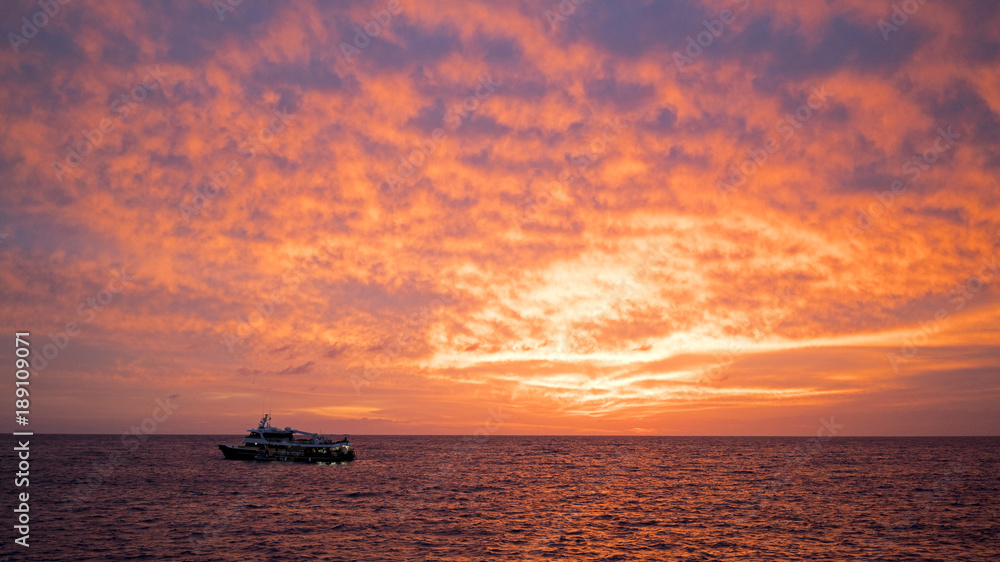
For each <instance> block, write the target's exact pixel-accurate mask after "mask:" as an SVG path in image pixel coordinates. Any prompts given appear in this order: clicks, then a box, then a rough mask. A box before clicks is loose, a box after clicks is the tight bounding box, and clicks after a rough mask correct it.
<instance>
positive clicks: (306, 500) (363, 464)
mask: <svg viewBox="0 0 1000 562" xmlns="http://www.w3.org/2000/svg"><path fill="white" fill-rule="evenodd" d="M479 439H480V440H481V442H480V441H476V440H475V439H473V438H471V437H398V436H397V437H386V436H354V437H353V438H352V440H353V442H354V445H355V447H356V449H357V451H358V453H359V459H358V460H356V461H355V462H353V463H349V464H345V465H335V466H317V465H300V464H280V463H257V462H244V461H226V460H223V458H222V453H221V452H220V451H219V450H218V449H217V448H216V444H217V443H220V442H227V443H235V442H238V441H239V436H225V437H221V436H152V437H149V438H148V440H146V441H145V442H143V443H141V444H140V445H139V446H138V447H136V448H135V450H134V451H129V447H126V446H123V445H122V444H121V442H120V439H119V437H118V436H94V435H84V436H76V435H36V436H34V437H32V438H31V443H30V448H31V468H30V472H31V474H30V487H29V488H28V490H30V500H31V501H30V510H31V511H30V516H31V521H30V540H29V542H30V545H31V546H30V547H29V548H23V547H20V546H16V545H14V543H13V540H14V532H13V524H14V519H15V517H14V513H13V508H14V505H15V502H14V497H13V492H14V491H15V489H14V486H13V475H14V472H16V469H15V467H14V461H13V458H12V455H11V453H10V451H11V448H12V446H13V443H12V441H11V438H10V436H6V437H5V438H4V444H3V446H4V447H5V450H6V451H8V453H6V454H4V455H3V471H4V472H5V474H6V475H8V477H5V478H4V481H5V482H6V484H5V485H4V486H2V488H3V493H4V494H5V496H4V497H5V502H4V506H5V507H4V509H5V511H6V514H5V516H4V518H5V521H6V524H5V528H6V531H5V533H4V539H3V541H4V542H3V545H2V550H0V553H2V557H3V558H4V559H10V560H46V561H48V560H241V561H242V560H486V559H498V560H507V559H514V560H555V559H559V560H569V559H588V560H855V559H864V560H997V559H998V558H1000V539H998V536H1000V438H834V439H829V440H826V441H819V440H815V439H813V440H809V439H805V438H715V437H693V438H686V437H664V438H655V437H654V438H642V437H501V436H489V437H486V436H481V437H479ZM23 490H24V489H23V488H22V489H20V491H23Z"/></svg>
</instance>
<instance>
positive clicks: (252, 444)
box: [219, 414, 354, 463]
mask: <svg viewBox="0 0 1000 562" xmlns="http://www.w3.org/2000/svg"><path fill="white" fill-rule="evenodd" d="M247 431H249V432H250V434H249V435H247V436H246V437H244V438H243V443H242V445H223V444H220V445H219V449H220V450H221V451H222V454H223V455H224V456H225V457H226V458H227V459H232V460H241V461H277V462H308V463H342V462H348V461H353V460H354V449H352V448H351V442H350V440H349V439H348V438H347V437H346V436H345V437H344V438H343V439H341V440H340V441H333V440H332V439H328V438H326V437H325V436H322V435H319V434H317V433H309V432H308V431H299V430H297V429H292V428H290V427H286V428H284V429H280V428H277V427H271V414H264V417H263V418H261V420H260V423H259V424H258V425H257V427H256V428H254V429H248V430H247Z"/></svg>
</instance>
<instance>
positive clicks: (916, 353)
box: [0, 0, 1000, 435]
mask: <svg viewBox="0 0 1000 562" xmlns="http://www.w3.org/2000/svg"><path fill="white" fill-rule="evenodd" d="M232 1H233V4H235V6H230V4H229V3H228V2H227V0H216V1H215V2H214V3H213V2H212V1H209V0H200V1H194V2H162V3H155V2H80V1H77V0H73V1H72V2H68V3H66V4H59V3H58V2H57V0H53V4H52V5H45V6H47V7H48V9H49V10H50V14H46V13H45V12H44V11H43V6H41V5H39V4H38V3H37V2H28V1H21V2H3V3H2V4H0V28H2V31H3V33H4V36H5V37H6V39H7V42H6V44H5V45H4V47H3V48H2V49H0V72H2V76H3V85H2V87H0V108H2V109H0V111H2V115H0V133H2V134H0V299H2V302H0V306H2V315H3V316H2V319H3V321H2V323H0V325H2V328H3V330H5V332H6V333H4V334H2V337H4V338H10V339H9V340H8V341H9V342H10V345H5V346H3V351H2V352H0V360H2V361H3V364H4V365H6V367H5V372H7V373H8V374H7V375H5V376H7V377H8V382H5V383H4V387H5V388H8V387H9V389H11V390H10V393H11V395H10V396H8V397H5V398H4V400H3V402H4V404H5V406H4V412H7V414H5V415H4V419H3V423H4V424H5V425H4V426H3V427H4V428H5V429H7V430H13V429H15V428H16V426H15V425H14V424H13V419H12V418H13V411H12V410H13V407H12V403H13V396H12V395H13V390H12V389H13V384H12V381H13V376H14V375H13V371H14V367H13V364H14V359H15V358H14V354H13V342H12V340H13V338H14V332H15V331H30V332H31V338H30V341H31V345H32V351H33V357H34V358H35V359H34V365H35V369H34V372H33V374H32V378H31V401H32V405H31V428H32V429H33V430H35V431H40V432H67V433H72V432H79V433H121V432H125V431H129V429H130V428H131V427H133V426H139V425H140V424H141V423H142V422H143V420H144V419H146V418H148V417H150V416H152V415H153V414H154V410H155V409H156V408H157V407H158V404H170V405H174V406H176V408H175V409H174V410H173V412H172V413H171V414H170V415H169V416H167V417H166V419H165V420H164V419H162V418H163V416H162V415H161V413H159V412H161V411H160V410H156V412H157V413H156V415H157V416H158V417H160V418H161V421H159V422H157V424H156V429H155V432H156V433H227V434H237V433H241V432H242V430H244V429H246V428H247V427H250V426H251V425H254V424H255V423H256V422H257V420H258V419H259V417H260V415H261V413H262V411H267V410H270V411H271V412H272V414H273V417H274V421H275V423H276V424H277V425H279V426H285V425H291V426H293V427H296V428H300V429H306V430H322V431H324V432H327V433H350V434H365V433H368V434H424V433H447V434H459V435H461V434H466V435H468V434H472V433H473V432H476V431H478V432H479V433H480V434H483V433H484V432H488V433H491V434H492V433H496V434H637V435H751V434H758V435H815V434H816V432H817V431H818V430H820V428H824V427H827V428H829V427H835V428H837V429H836V431H837V432H838V434H839V435H964V434H996V432H997V428H998V427H1000V409H998V407H1000V299H998V297H997V295H998V287H997V285H998V284H1000V270H998V263H1000V185H998V174H1000V116H998V112H1000V3H995V2H989V1H982V2H976V1H957V2H945V1H935V0H931V1H927V2H926V3H921V2H919V1H917V0H908V1H901V2H897V3H896V4H895V5H894V4H893V3H892V2H889V1H888V0H878V1H870V0H843V1H838V0H830V1H827V2H820V1H815V2H814V1H797V0H795V1H793V0H788V1H776V2H761V1H757V0H735V1H733V0H721V1H717V0H705V1H696V0H685V1H676V2H659V3H651V2H641V1H633V2H603V1H583V2H580V3H579V5H577V4H576V3H574V2H573V1H571V0H566V1H563V2H562V3H561V4H560V2H558V1H557V0H551V1H548V2H545V1H542V2H499V1H497V2H489V3H471V2H419V3H418V2H413V1H411V0H399V2H396V1H395V0H394V1H392V2H388V1H385V0H370V1H362V2H351V3H346V2H336V3H334V2H318V3H307V2H293V3H286V2H254V1H251V0H244V1H243V2H242V3H239V2H237V0H232ZM56 8H57V10H56ZM53 11H54V13H51V12H53ZM393 12H395V13H393ZM39 14H41V15H39ZM379 20H381V22H380V21H379ZM880 21H881V22H882V23H881V24H880ZM32 22H34V23H32ZM365 29H368V30H369V31H368V32H367V33H366V32H365V31H364V30H365ZM158 401H159V402H158ZM147 425H149V422H147Z"/></svg>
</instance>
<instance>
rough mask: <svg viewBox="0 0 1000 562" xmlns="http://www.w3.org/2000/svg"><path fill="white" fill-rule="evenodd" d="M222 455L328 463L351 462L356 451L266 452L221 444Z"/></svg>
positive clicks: (251, 458) (252, 459)
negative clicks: (327, 452) (324, 452)
mask: <svg viewBox="0 0 1000 562" xmlns="http://www.w3.org/2000/svg"><path fill="white" fill-rule="evenodd" d="M219 450H221V451H222V455H223V456H225V457H226V458H227V459H230V460H239V461H266V462H305V463H327V462H350V461H353V460H354V451H353V450H348V451H346V452H344V451H340V450H336V451H334V452H331V453H329V454H320V453H308V454H306V453H302V452H299V451H287V450H273V451H268V452H266V453H265V452H264V451H261V450H259V449H256V448H251V447H236V446H233V445H219Z"/></svg>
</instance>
